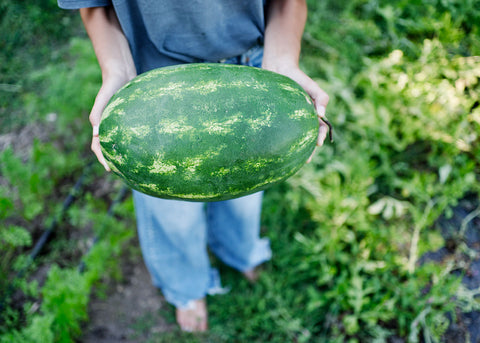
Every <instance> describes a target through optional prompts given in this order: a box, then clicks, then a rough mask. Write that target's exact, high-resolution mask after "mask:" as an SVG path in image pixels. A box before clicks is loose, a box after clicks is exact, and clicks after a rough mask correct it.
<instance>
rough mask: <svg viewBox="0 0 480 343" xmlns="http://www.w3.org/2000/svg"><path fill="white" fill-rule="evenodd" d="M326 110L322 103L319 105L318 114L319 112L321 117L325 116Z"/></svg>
mask: <svg viewBox="0 0 480 343" xmlns="http://www.w3.org/2000/svg"><path fill="white" fill-rule="evenodd" d="M325 112H326V108H325V106H322V105H318V106H317V114H318V115H319V116H320V117H325Z"/></svg>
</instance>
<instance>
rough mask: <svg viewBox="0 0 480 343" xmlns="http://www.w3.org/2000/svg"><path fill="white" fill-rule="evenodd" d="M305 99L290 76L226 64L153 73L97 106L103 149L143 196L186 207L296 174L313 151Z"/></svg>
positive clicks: (311, 114) (313, 130)
mask: <svg viewBox="0 0 480 343" xmlns="http://www.w3.org/2000/svg"><path fill="white" fill-rule="evenodd" d="M317 133H318V119H317V117H316V113H315V109H314V107H313V104H312V101H311V100H310V98H309V96H308V95H307V94H306V93H305V92H304V91H303V89H302V88H301V87H300V86H298V85H297V84H296V83H295V82H294V81H292V80H290V79H289V78H287V77H285V76H282V75H279V74H275V73H272V72H269V71H266V70H262V69H258V68H252V67H243V66H235V65H224V64H188V65H181V66H174V67H167V68H161V69H156V70H153V71H151V72H148V73H145V74H142V75H140V76H138V77H137V78H135V79H134V80H132V81H131V82H130V83H129V84H127V85H125V86H124V87H122V88H121V89H120V90H119V91H118V93H117V94H116V95H115V96H114V97H112V99H111V101H110V103H109V105H108V106H107V107H106V108H105V111H104V115H103V117H102V122H101V125H100V136H101V137H100V138H101V139H100V141H101V146H102V151H103V152H104V156H105V158H106V159H107V160H108V163H109V164H111V165H112V166H113V167H114V168H112V169H113V170H115V171H116V173H117V174H119V175H120V176H121V177H122V178H124V179H125V181H126V182H127V183H128V184H129V185H130V186H131V187H133V188H135V189H137V190H139V191H142V192H145V193H147V194H150V195H153V196H158V197H163V198H173V199H186V200H192V201H214V200H224V199H230V198H233V197H238V196H242V195H246V194H250V193H253V192H256V191H259V190H261V189H264V188H266V187H268V186H269V185H271V184H274V183H278V182H281V181H282V180H285V179H286V178H288V177H289V176H291V175H293V174H294V173H295V172H297V171H298V170H299V169H300V168H301V166H302V165H303V163H304V162H305V161H306V160H307V159H308V157H309V156H310V154H311V152H312V151H313V148H314V146H315V143H316V135H317Z"/></svg>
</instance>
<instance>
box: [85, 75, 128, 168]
mask: <svg viewBox="0 0 480 343" xmlns="http://www.w3.org/2000/svg"><path fill="white" fill-rule="evenodd" d="M130 79H131V77H124V76H121V75H115V76H111V77H108V78H105V79H104V81H103V83H102V87H100V90H99V91H98V94H97V96H96V98H95V102H94V104H93V107H92V111H91V112H90V116H89V119H90V123H91V124H92V127H93V135H92V145H91V149H92V151H93V152H94V153H95V155H96V156H97V159H98V161H99V162H100V163H101V164H102V165H103V167H104V168H105V170H106V171H110V167H109V166H108V164H107V162H106V160H105V157H104V156H103V154H102V150H101V148H100V138H99V136H98V129H99V127H100V121H101V119H102V113H103V110H104V109H105V106H107V104H108V101H109V100H110V98H111V97H112V96H113V94H115V92H116V91H117V90H119V89H120V88H121V87H122V86H123V85H124V84H126V83H127V82H128V81H130Z"/></svg>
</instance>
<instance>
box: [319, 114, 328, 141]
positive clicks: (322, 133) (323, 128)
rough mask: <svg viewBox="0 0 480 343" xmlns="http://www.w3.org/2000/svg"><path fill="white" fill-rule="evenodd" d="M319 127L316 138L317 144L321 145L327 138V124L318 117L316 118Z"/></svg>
mask: <svg viewBox="0 0 480 343" xmlns="http://www.w3.org/2000/svg"><path fill="white" fill-rule="evenodd" d="M318 122H319V127H318V138H317V146H322V145H323V143H324V142H325V139H326V138H327V134H328V132H329V129H328V125H327V124H325V123H324V122H323V121H322V120H321V119H320V118H319V120H318Z"/></svg>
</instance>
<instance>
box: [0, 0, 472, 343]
mask: <svg viewBox="0 0 480 343" xmlns="http://www.w3.org/2000/svg"><path fill="white" fill-rule="evenodd" d="M308 3H309V8H310V11H309V19H308V23H307V28H306V33H305V39H304V45H303V53H302V58H301V65H302V68H303V69H304V70H305V71H306V72H307V73H308V74H309V75H311V76H312V77H313V78H314V79H315V80H316V81H317V82H318V83H319V84H320V85H321V87H322V88H323V89H325V90H326V91H327V93H328V94H329V95H330V99H331V100H330V103H329V106H328V109H327V115H328V118H329V120H330V121H331V122H332V124H333V126H334V137H335V143H334V144H326V145H325V146H324V147H322V148H321V149H318V152H317V156H316V157H315V159H314V161H313V162H312V163H311V164H309V165H306V166H304V167H303V168H302V170H301V171H300V172H299V173H298V174H296V175H295V176H294V177H292V178H290V179H289V180H288V181H287V182H285V183H283V184H281V185H278V186H275V187H273V188H271V189H269V190H267V191H266V194H265V201H264V207H263V217H262V228H263V231H264V234H265V235H266V236H268V237H269V238H270V239H271V243H272V248H273V251H274V258H273V259H272V261H271V262H269V263H267V264H266V265H265V266H264V273H263V274H262V276H261V278H260V280H259V282H258V283H257V284H255V285H249V284H248V283H247V282H246V281H244V280H243V279H241V277H240V276H239V275H238V273H236V272H234V271H232V270H230V269H229V268H227V267H224V266H222V265H220V268H221V272H222V279H223V284H224V285H226V286H232V290H231V292H230V293H228V294H227V295H223V296H215V297H210V298H209V312H210V328H211V329H210V331H209V333H207V334H202V335H192V334H185V333H181V332H180V331H172V332H167V333H162V334H154V335H152V337H151V338H150V340H149V342H171V341H176V342H248V341H250V342H266V341H268V342H352V343H353V342H387V341H388V340H391V339H393V338H394V337H396V338H401V339H403V340H404V341H408V342H421V341H430V342H440V341H441V337H442V335H443V334H444V332H445V330H446V328H447V326H448V324H449V320H448V317H447V313H449V312H452V311H453V310H454V309H455V308H456V307H458V308H459V310H460V311H461V310H462V309H465V310H471V309H478V308H479V307H480V305H479V304H478V300H475V299H478V298H475V297H474V294H475V293H471V292H470V293H468V292H466V291H465V289H464V288H462V287H460V286H459V281H460V279H459V278H458V277H457V276H454V274H453V273H452V271H456V272H460V273H461V272H462V271H463V272H464V271H465V269H464V264H462V261H461V260H460V259H458V257H459V256H470V258H475V257H478V256H477V253H476V252H475V251H472V250H470V249H468V248H466V247H465V245H462V244H461V239H462V237H457V239H458V240H459V242H460V243H459V244H458V247H457V250H456V251H454V252H455V253H456V254H452V258H451V259H449V260H448V261H445V262H443V263H436V264H433V263H428V264H422V265H420V264H419V263H418V260H419V258H420V257H421V256H422V254H424V253H425V252H427V251H433V250H436V249H438V248H440V247H442V246H443V245H444V244H445V242H444V240H443V238H442V237H441V235H440V231H439V229H438V225H437V220H438V218H439V217H440V216H447V217H448V216H449V215H451V214H452V209H453V208H454V207H455V206H456V205H457V204H458V203H459V201H460V200H461V199H462V198H463V197H465V196H466V195H467V194H473V195H474V197H475V198H476V199H478V194H479V191H480V190H479V180H478V175H480V165H479V162H478V161H480V138H479V132H480V106H479V102H480V99H479V96H480V95H479V94H480V92H479V90H480V85H479V80H480V57H478V56H479V55H480V45H479V44H480V43H479V42H480V39H479V38H480V37H479V36H480V34H479V31H478V30H479V28H478V23H479V22H480V7H479V4H478V2H475V1H453V0H450V1H449V0H446V1H434V0H429V1H426V2H425V1H407V0H403V1H402V0H396V1H394V0H391V1H388V2H378V1H369V0H354V1H333V0H331V1H320V2H319V1H313V0H312V1H308ZM41 6H46V7H44V8H46V9H49V11H41V10H40V9H41V8H42V7H41ZM54 6H55V4H54V1H45V3H42V4H37V5H34V4H33V3H32V4H28V6H27V7H26V10H25V11H21V8H20V7H19V5H18V4H16V3H14V2H12V1H7V0H3V1H1V2H0V8H1V9H6V12H0V13H8V14H9V15H8V16H7V15H3V17H1V19H2V21H1V25H2V27H3V28H4V30H2V33H1V35H2V37H4V39H3V40H1V39H0V41H2V42H5V43H3V44H5V47H6V49H0V51H2V52H1V54H0V58H1V61H2V63H1V65H2V68H3V69H2V73H1V75H2V80H1V82H0V83H1V84H2V86H1V87H0V93H1V95H2V101H3V103H2V106H1V108H2V110H1V111H2V112H1V113H0V114H1V116H0V124H1V127H2V129H1V131H2V132H10V131H15V130H19V129H20V128H21V127H22V126H24V125H27V124H28V125H31V124H32V123H33V124H37V125H43V124H42V123H45V122H46V119H47V118H48V114H49V113H56V114H57V116H56V118H57V120H56V121H55V125H54V129H53V130H52V132H51V140H50V143H47V142H40V141H39V142H37V143H35V144H34V146H33V148H32V151H31V152H30V153H27V154H24V155H22V157H20V156H17V155H16V154H15V153H14V152H13V150H10V149H7V150H5V151H2V152H0V161H1V163H2V164H1V167H0V175H1V177H2V180H3V182H2V183H0V219H1V220H3V222H4V223H6V225H3V224H2V226H1V227H0V230H1V231H0V253H1V254H2V256H4V258H3V259H2V261H1V262H0V274H1V276H2V277H3V280H11V278H12V275H13V274H14V273H15V268H17V269H18V266H21V265H22V263H24V260H25V254H27V253H28V251H29V250H28V248H29V247H30V246H31V244H32V242H33V241H34V237H37V236H38V235H39V227H42V225H38V224H37V226H35V227H32V225H31V223H48V221H49V220H51V218H52V216H53V215H54V214H55V213H56V211H58V203H59V201H60V199H62V197H63V196H65V195H66V194H67V193H68V188H69V187H68V186H69V185H72V184H73V182H74V181H73V180H74V179H75V177H76V176H77V175H78V174H80V173H81V170H82V166H83V165H84V164H85V161H87V160H90V159H91V158H92V156H91V153H90V152H89V151H88V145H89V135H90V128H89V124H88V121H87V116H88V111H89V108H90V106H91V105H92V103H93V99H94V97H95V94H96V91H97V90H98V87H99V85H100V80H101V79H100V75H99V69H98V66H97V64H96V61H95V57H94V54H93V51H92V49H91V46H90V43H89V42H88V40H87V39H86V38H85V37H81V38H70V37H73V36H74V35H76V33H77V32H80V31H81V24H80V22H79V21H78V18H77V17H76V16H72V15H71V14H68V13H66V12H61V11H60V12H59V11H57V10H56V9H54ZM14 18H22V19H23V21H28V25H26V26H22V27H21V28H20V27H19V28H18V29H19V30H23V31H19V32H22V35H19V34H18V35H17V34H16V35H11V34H8V30H6V29H5V28H7V27H9V26H11V25H18V23H17V22H16V21H15V20H14ZM27 19H28V20H27ZM53 19H54V20H56V22H55V24H52V22H54V21H51V20H53ZM58 23H60V24H58ZM67 27H68V28H69V29H68V30H64V29H65V28H67ZM50 38H53V39H50ZM32 42H36V43H35V44H33V43H32ZM36 61H40V62H38V63H37V62H36ZM4 66H8V67H4ZM22 68H23V69H22ZM18 75H21V76H18ZM4 95H12V96H4ZM71 137H75V138H76V139H75V140H72V139H71ZM99 177H101V170H100V168H97V169H95V172H94V176H93V177H92V178H93V179H95V178H99ZM45 180H46V181H45ZM106 181H107V182H112V184H113V185H116V183H115V182H114V181H112V180H111V179H107V180H106ZM91 182H92V183H93V182H94V181H93V180H91ZM115 187H117V186H113V188H115ZM90 191H91V192H93V190H90ZM109 201H110V198H109V196H106V195H103V196H102V197H100V198H96V197H94V196H92V195H87V196H86V197H84V198H82V201H81V202H80V203H79V204H77V205H75V206H74V207H73V208H72V209H71V210H70V211H69V213H68V215H67V217H66V218H65V219H64V221H65V223H66V224H68V228H69V229H68V230H67V231H66V232H64V235H66V236H62V235H59V237H58V238H59V239H60V241H59V242H58V243H57V244H56V245H55V246H54V247H53V248H52V249H51V250H50V251H49V253H48V254H46V255H45V256H43V257H42V258H43V260H42V261H43V262H42V263H44V264H43V265H46V266H50V265H51V264H52V262H53V261H54V260H55V261H56V262H57V263H56V264H54V265H53V267H51V268H50V272H49V275H48V281H47V283H46V284H45V285H40V286H39V285H35V283H28V282H26V281H25V280H20V281H19V282H18V284H17V283H16V284H15V286H17V287H21V288H22V289H23V290H24V293H25V294H26V295H28V301H27V302H26V303H25V308H29V307H28V305H30V306H31V304H32V302H35V301H38V303H39V304H41V305H40V306H41V307H40V310H39V311H37V312H33V313H29V312H28V311H22V310H21V309H20V310H19V309H18V308H15V307H13V306H10V307H9V308H8V309H7V310H6V311H5V312H4V313H3V318H2V319H4V323H6V324H0V337H2V339H3V340H4V341H5V340H8V339H11V338H12V337H16V338H17V339H23V341H28V339H30V338H31V337H43V339H44V341H45V342H50V341H59V340H60V341H62V339H63V341H69V340H70V339H73V338H72V337H78V336H79V335H81V329H80V326H79V323H81V322H82V321H83V320H85V319H86V317H85V313H86V312H85V309H86V306H88V299H89V295H90V291H91V287H92V285H94V284H96V283H97V282H99V280H101V278H100V274H101V272H102V270H105V269H110V268H112V269H113V270H116V267H115V264H112V265H108V264H107V265H105V264H104V263H103V261H104V260H106V259H107V258H106V257H105V255H104V254H105V253H107V252H110V253H115V254H119V253H120V252H121V247H122V244H124V242H126V241H128V239H129V237H130V235H131V231H130V230H128V229H126V223H130V224H131V222H132V218H133V208H132V205H131V202H127V203H126V204H125V205H124V206H122V207H121V209H120V212H119V221H118V220H117V221H115V220H114V219H111V218H110V219H105V218H104V216H103V214H104V213H105V211H106V209H107V207H108V202H109ZM96 222H101V223H103V225H101V227H102V228H103V229H98V228H97V229H98V230H99V231H98V232H99V234H100V235H101V236H102V237H104V238H103V240H102V241H101V243H100V245H99V248H98V249H96V250H95V251H94V253H93V254H92V255H89V256H90V257H89V258H88V261H89V262H88V263H89V264H88V266H89V268H90V271H91V274H87V275H88V276H86V277H82V276H81V275H80V274H78V273H77V272H75V271H74V270H73V269H74V267H73V266H75V264H76V262H78V261H77V259H78V258H79V256H81V255H82V253H84V250H82V249H83V248H82V245H81V244H77V245H75V244H73V245H72V244H67V243H66V240H67V239H68V234H69V233H71V232H73V230H78V231H79V232H83V234H84V236H83V237H84V239H86V238H87V237H88V232H91V231H88V230H92V227H96V226H94V225H93V224H92V223H96ZM121 223H124V225H121ZM115 227H119V229H121V228H122V227H123V229H124V231H120V232H118V235H117V240H115V236H109V235H108V232H109V228H115ZM82 230H84V231H82ZM469 254H470V255H469ZM39 263H40V262H39ZM12 266H13V268H12ZM38 266H39V265H36V266H35V267H38ZM117 267H118V265H117ZM65 277H68V278H70V279H72V280H77V281H78V282H76V287H73V288H68V287H67V286H66V285H65V284H63V283H62V279H64V278H65ZM6 284H8V282H3V281H2V282H0V289H1V288H5V287H6ZM62 297H68V298H69V299H70V300H69V301H71V302H65V301H63V300H61V299H64V298H62ZM72 309H74V310H75V311H76V312H75V311H73V312H72ZM166 315H167V316H169V317H170V320H173V318H174V317H173V309H172V310H171V311H170V312H168V313H167V314H166ZM0 322H1V321H0ZM150 325H152V323H150V322H149V320H148V318H145V320H144V321H139V322H137V323H136V324H135V328H136V329H137V330H139V331H142V332H143V331H145V330H148V327H149V326H150ZM1 335H4V336H1ZM12 335H13V336H12ZM29 337H30V338H29ZM1 341H2V340H1V339H0V342H1Z"/></svg>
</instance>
